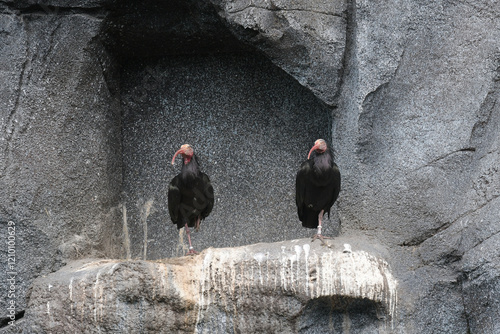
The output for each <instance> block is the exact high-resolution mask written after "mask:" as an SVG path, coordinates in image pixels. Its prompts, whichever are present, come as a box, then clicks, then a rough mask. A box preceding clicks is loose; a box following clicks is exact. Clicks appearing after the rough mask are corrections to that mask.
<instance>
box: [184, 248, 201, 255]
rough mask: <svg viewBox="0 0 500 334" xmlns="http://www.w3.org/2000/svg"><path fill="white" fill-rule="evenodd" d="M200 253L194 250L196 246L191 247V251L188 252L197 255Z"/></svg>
mask: <svg viewBox="0 0 500 334" xmlns="http://www.w3.org/2000/svg"><path fill="white" fill-rule="evenodd" d="M196 254H199V253H198V252H197V251H195V250H194V248H189V251H188V252H187V253H186V255H196Z"/></svg>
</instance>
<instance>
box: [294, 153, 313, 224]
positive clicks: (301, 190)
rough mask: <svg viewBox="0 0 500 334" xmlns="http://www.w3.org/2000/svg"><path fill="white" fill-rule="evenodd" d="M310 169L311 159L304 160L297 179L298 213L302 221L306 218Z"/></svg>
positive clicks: (296, 198)
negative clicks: (306, 198)
mask: <svg viewBox="0 0 500 334" xmlns="http://www.w3.org/2000/svg"><path fill="white" fill-rule="evenodd" d="M310 171H311V165H310V163H309V161H305V162H303V163H302V165H301V166H300V169H299V171H298V172H297V177H296V179H295V203H296V204H297V213H298V215H299V219H300V220H301V221H302V220H303V218H304V208H305V205H306V204H305V195H306V184H307V175H308V174H309V172H310Z"/></svg>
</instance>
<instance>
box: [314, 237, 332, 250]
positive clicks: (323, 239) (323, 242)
mask: <svg viewBox="0 0 500 334" xmlns="http://www.w3.org/2000/svg"><path fill="white" fill-rule="evenodd" d="M316 239H319V240H320V241H321V243H322V244H323V245H326V246H328V247H330V246H329V245H328V244H327V243H326V242H325V239H331V238H330V237H324V236H322V235H321V234H315V235H314V236H313V238H312V241H311V242H313V241H314V240H316Z"/></svg>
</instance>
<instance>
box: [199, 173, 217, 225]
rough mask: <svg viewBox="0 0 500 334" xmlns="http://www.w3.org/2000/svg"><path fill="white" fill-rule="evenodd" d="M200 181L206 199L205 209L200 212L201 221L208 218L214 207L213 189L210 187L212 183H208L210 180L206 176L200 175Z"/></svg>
mask: <svg viewBox="0 0 500 334" xmlns="http://www.w3.org/2000/svg"><path fill="white" fill-rule="evenodd" d="M202 179H203V195H204V196H205V198H206V203H207V205H206V207H205V209H203V211H202V212H201V219H204V218H206V217H208V215H209V214H210V212H212V209H213V207H214V188H213V187H212V183H211V182H210V178H209V177H208V175H207V174H205V173H202Z"/></svg>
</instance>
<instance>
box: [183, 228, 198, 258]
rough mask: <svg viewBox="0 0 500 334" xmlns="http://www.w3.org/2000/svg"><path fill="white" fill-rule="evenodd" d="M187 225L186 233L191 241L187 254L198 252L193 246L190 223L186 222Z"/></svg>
mask: <svg viewBox="0 0 500 334" xmlns="http://www.w3.org/2000/svg"><path fill="white" fill-rule="evenodd" d="M185 227H186V234H187V236H188V241H189V251H188V252H187V255H194V254H198V252H197V251H195V250H194V248H193V246H192V245H191V232H190V231H189V227H188V224H186V225H185Z"/></svg>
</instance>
